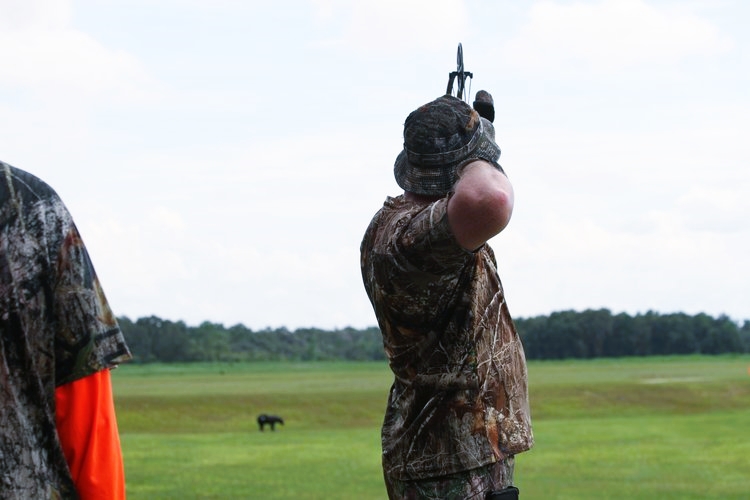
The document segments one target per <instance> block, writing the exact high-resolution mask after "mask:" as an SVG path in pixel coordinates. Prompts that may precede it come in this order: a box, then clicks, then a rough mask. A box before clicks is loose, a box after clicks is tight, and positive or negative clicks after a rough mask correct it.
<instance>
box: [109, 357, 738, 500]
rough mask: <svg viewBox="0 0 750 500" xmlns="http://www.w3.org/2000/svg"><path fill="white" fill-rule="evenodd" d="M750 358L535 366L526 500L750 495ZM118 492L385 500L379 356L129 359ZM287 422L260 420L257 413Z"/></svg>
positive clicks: (120, 396) (134, 499)
mask: <svg viewBox="0 0 750 500" xmlns="http://www.w3.org/2000/svg"><path fill="white" fill-rule="evenodd" d="M749 367H750V356H719V357H665V358H633V359H609V360H604V359H602V360H590V361H561V362H530V363H529V379H530V393H531V402H532V403H531V404H532V419H533V423H534V433H535V437H536V446H535V447H534V449H533V450H532V451H530V452H527V453H524V454H521V455H519V456H518V457H517V459H516V484H517V485H518V486H519V487H520V489H521V498H523V499H524V500H530V499H633V498H638V499H640V498H644V499H646V498H654V499H681V500H682V499H707V498H721V499H747V498H750V371H748V370H750V368H749ZM114 383H115V398H116V405H117V411H118V420H119V425H120V431H121V438H122V444H123V451H124V454H125V467H126V474H127V482H128V497H129V499H131V500H138V499H177V498H179V499H228V498H258V499H342V500H343V499H346V500H349V499H383V498H385V489H384V486H383V481H382V477H381V469H380V442H379V430H380V429H379V428H380V422H381V419H382V415H383V410H384V405H385V401H386V396H387V391H388V388H389V386H390V383H391V375H390V372H389V371H388V368H387V366H386V365H385V364H383V363H343V362H342V363H308V364H296V363H248V364H222V365H218V364H217V365H212V364H200V365H147V366H136V365H126V366H123V367H121V368H119V369H118V370H116V371H115V372H114ZM263 412H270V413H278V414H280V415H282V416H283V417H284V419H285V423H286V425H284V426H283V427H280V428H279V430H277V431H276V432H270V431H268V430H267V431H266V432H263V433H261V432H259V430H258V427H257V424H256V422H255V417H256V416H257V414H259V413H263Z"/></svg>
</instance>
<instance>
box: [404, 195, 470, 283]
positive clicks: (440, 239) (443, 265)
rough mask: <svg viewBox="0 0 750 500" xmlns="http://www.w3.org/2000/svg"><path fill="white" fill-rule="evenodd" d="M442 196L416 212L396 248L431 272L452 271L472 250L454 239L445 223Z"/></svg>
mask: <svg viewBox="0 0 750 500" xmlns="http://www.w3.org/2000/svg"><path fill="white" fill-rule="evenodd" d="M448 200H450V196H446V197H445V198H442V199H440V200H438V201H436V202H434V203H431V204H430V205H428V206H426V207H425V208H424V209H423V210H421V211H420V212H418V213H416V214H415V215H414V216H413V217H412V218H411V220H410V221H409V224H408V226H407V227H406V228H405V230H404V232H403V233H402V235H401V238H400V249H401V251H402V254H403V256H404V257H405V258H407V259H409V260H410V261H411V262H413V263H415V264H417V265H418V267H420V268H422V270H423V271H426V272H429V273H435V274H444V273H446V272H449V273H450V272H454V271H457V270H459V269H460V268H462V267H463V266H465V265H466V263H467V261H469V260H472V256H473V254H472V252H470V251H468V250H466V249H464V248H463V247H461V245H459V244H458V242H457V241H456V237H455V236H454V235H453V232H452V231H451V228H450V224H449V222H448Z"/></svg>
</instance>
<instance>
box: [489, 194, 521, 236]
mask: <svg viewBox="0 0 750 500" xmlns="http://www.w3.org/2000/svg"><path fill="white" fill-rule="evenodd" d="M482 204H483V206H484V208H483V209H482V212H483V213H485V214H486V217H487V225H488V226H490V227H491V231H492V232H493V233H495V234H497V233H499V232H500V231H502V230H503V229H505V227H506V226H507V225H508V224H509V223H510V219H511V217H512V215H513V204H514V199H513V190H512V189H509V188H506V187H497V188H495V189H493V190H491V191H490V192H488V193H486V196H485V198H484V200H483V203H482ZM488 229H489V228H488Z"/></svg>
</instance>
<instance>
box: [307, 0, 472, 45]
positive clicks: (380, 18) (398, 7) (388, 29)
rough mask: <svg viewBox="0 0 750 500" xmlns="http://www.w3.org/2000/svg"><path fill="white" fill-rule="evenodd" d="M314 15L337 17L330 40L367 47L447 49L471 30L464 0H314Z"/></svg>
mask: <svg viewBox="0 0 750 500" xmlns="http://www.w3.org/2000/svg"><path fill="white" fill-rule="evenodd" d="M313 6H314V9H315V19H316V20H317V21H318V22H321V23H325V24H327V23H331V22H333V21H334V20H336V19H338V22H339V24H340V26H339V28H338V31H339V33H338V34H337V35H336V36H334V40H333V41H331V42H329V43H337V44H340V45H343V46H346V47H352V48H356V49H359V50H362V49H364V50H368V51H374V52H377V51H390V52H392V51H398V50H407V49H409V48H415V47H416V48H418V49H427V50H434V51H444V50H446V49H447V48H450V47H455V45H456V40H460V39H461V37H462V36H463V34H465V33H466V32H467V30H468V25H469V19H468V12H467V10H466V7H465V5H464V2H463V1H462V0H380V1H377V2H370V1H365V2H349V1H347V0H316V1H313Z"/></svg>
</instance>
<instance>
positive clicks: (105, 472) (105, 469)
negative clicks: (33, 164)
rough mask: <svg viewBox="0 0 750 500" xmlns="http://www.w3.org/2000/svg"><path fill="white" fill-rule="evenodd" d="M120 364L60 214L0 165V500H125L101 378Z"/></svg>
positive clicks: (84, 263) (108, 316)
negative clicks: (0, 499)
mask: <svg viewBox="0 0 750 500" xmlns="http://www.w3.org/2000/svg"><path fill="white" fill-rule="evenodd" d="M130 357H131V354H130V351H129V350H128V347H127V345H126V344H125V339H124V337H123V334H122V332H121V331H120V328H119V326H118V324H117V320H116V319H115V316H114V315H113V314H112V311H111V310H110V308H109V305H108V303H107V299H106V298H105V296H104V293H103V292H102V289H101V286H100V285H99V280H98V279H97V277H96V274H95V272H94V268H93V266H92V264H91V260H90V259H89V255H88V253H87V251H86V248H85V246H84V244H83V242H82V240H81V236H80V235H79V233H78V230H77V229H76V227H75V225H74V223H73V220H72V218H71V216H70V214H69V212H68V210H67V208H66V207H65V205H64V204H63V202H62V201H61V200H60V198H59V197H58V196H57V194H56V193H55V191H53V190H52V188H51V187H49V186H48V185H47V184H45V183H44V182H43V181H41V180H40V179H38V178H36V177H35V176H33V175H31V174H29V173H27V172H24V171H22V170H19V169H17V168H14V167H12V166H10V165H8V164H6V163H3V162H0V498H2V499H4V500H16V499H19V500H20V499H24V500H28V499H78V498H80V499H84V500H88V499H97V500H99V499H101V500H105V499H106V500H113V499H114V500H118V499H123V498H125V475H124V468H123V461H122V452H121V449H120V439H119V434H118V429H117V422H116V419H115V410H114V402H113V398H112V385H111V380H110V369H111V368H112V367H114V366H116V365H117V364H118V363H120V362H123V361H126V360H128V359H130Z"/></svg>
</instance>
